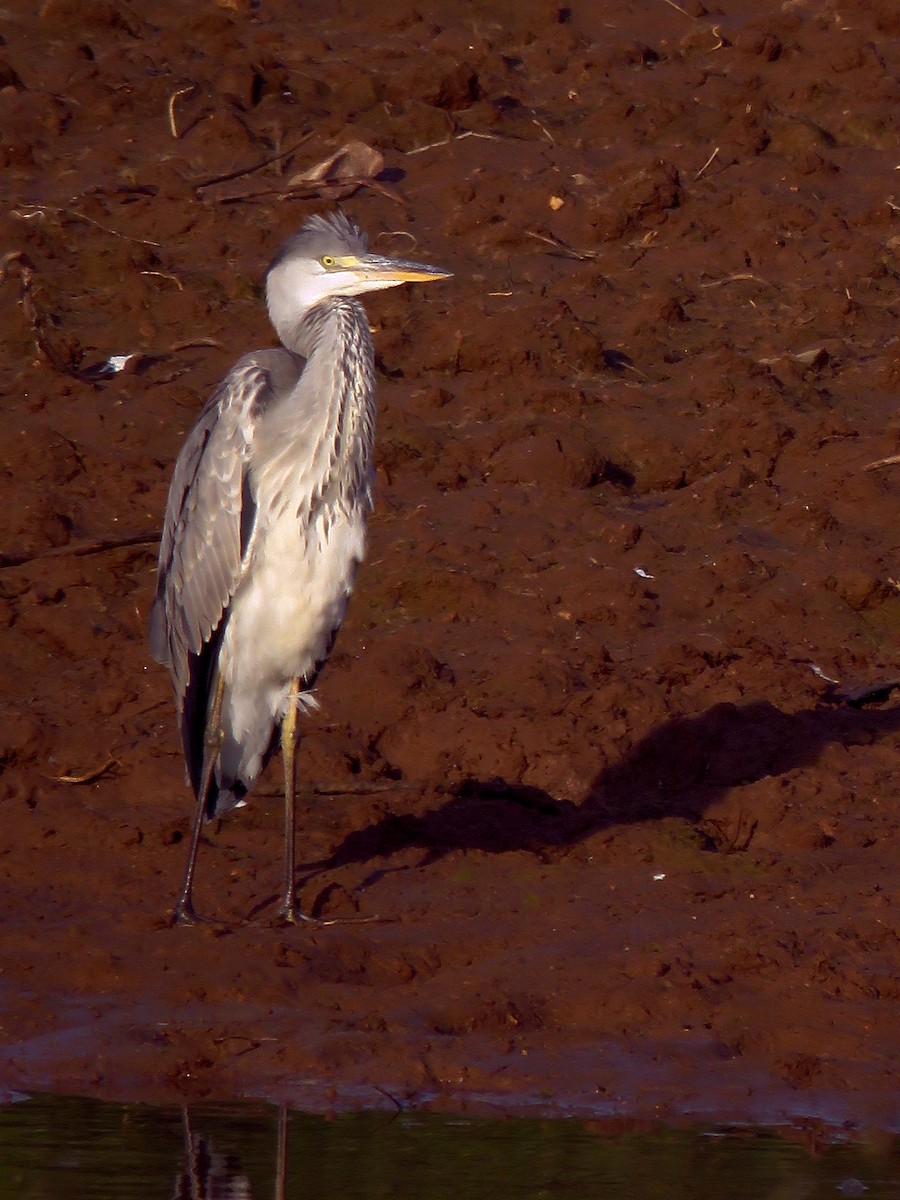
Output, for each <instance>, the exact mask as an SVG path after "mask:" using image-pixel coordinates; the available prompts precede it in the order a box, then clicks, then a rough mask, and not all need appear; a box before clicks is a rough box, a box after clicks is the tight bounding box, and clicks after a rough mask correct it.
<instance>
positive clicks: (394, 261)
mask: <svg viewBox="0 0 900 1200" xmlns="http://www.w3.org/2000/svg"><path fill="white" fill-rule="evenodd" d="M336 265H337V266H338V267H341V268H343V269H344V270H347V271H353V272H354V273H355V274H357V275H358V276H359V279H360V281H365V282H366V283H371V284H381V286H382V287H390V286H391V284H395V283H428V281H429V280H431V279H450V278H451V277H452V275H451V272H450V271H445V270H444V269H443V268H442V267H432V266H429V265H428V264H427V263H418V262H408V261H407V260H406V259H402V258H384V257H382V255H380V254H359V255H356V254H348V255H346V257H344V258H339V259H337V263H336Z"/></svg>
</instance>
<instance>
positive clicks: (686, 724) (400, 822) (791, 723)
mask: <svg viewBox="0 0 900 1200" xmlns="http://www.w3.org/2000/svg"><path fill="white" fill-rule="evenodd" d="M898 730H900V705H895V706H893V707H891V708H886V709H882V710H880V711H872V710H860V709H854V708H851V707H847V706H845V705H841V706H839V707H838V706H835V707H828V706H825V705H823V706H820V707H817V708H814V709H809V710H806V711H804V712H799V713H784V712H782V711H781V710H780V709H778V708H776V707H775V706H774V705H773V704H770V703H768V702H767V701H756V702H753V703H750V704H743V705H735V704H717V705H715V706H714V707H712V708H710V709H709V710H708V711H707V712H705V713H703V714H701V715H700V716H698V717H684V718H676V719H675V720H672V721H668V722H666V723H665V724H664V725H661V726H659V727H658V728H657V729H654V730H653V731H652V732H651V733H650V734H648V736H647V737H645V738H644V739H643V740H642V741H641V742H640V743H638V745H637V746H635V747H634V749H633V750H632V751H631V752H630V753H629V754H628V755H626V756H625V757H624V758H623V759H622V760H621V761H619V762H614V763H610V764H609V765H608V766H605V767H604V768H603V769H602V770H601V771H600V772H599V773H598V775H597V777H596V778H595V779H594V781H593V783H592V785H591V787H590V788H589V790H588V792H587V793H586V795H585V796H584V797H583V798H582V799H581V800H580V801H578V802H573V801H570V800H557V799H555V798H554V797H553V796H551V795H550V794H549V793H547V792H545V791H542V790H541V789H540V788H536V787H528V786H525V785H523V784H518V783H510V782H508V781H506V780H503V779H466V780H463V781H462V782H461V783H458V784H456V785H454V786H453V787H451V788H448V789H447V793H446V794H447V799H446V800H445V801H444V802H443V803H442V804H440V805H439V806H438V807H436V808H434V809H433V810H432V811H431V812H428V813H426V814H425V815H424V816H412V815H410V816H390V817H386V818H384V819H383V820H381V821H379V822H377V823H376V824H375V825H372V826H370V827H369V828H367V829H363V830H359V831H357V832H354V833H352V834H350V835H349V836H348V837H347V838H345V839H344V841H343V842H342V843H341V845H340V846H338V847H337V849H336V850H335V851H334V854H333V855H332V856H331V857H330V858H329V859H328V860H327V861H325V862H321V863H318V864H316V867H317V868H319V869H333V868H336V867H340V866H344V865H346V864H348V863H352V862H365V861H368V860H370V859H372V858H375V857H378V856H382V855H389V854H392V853H396V852H397V851H400V850H405V849H409V848H411V847H421V848H422V849H423V850H424V851H425V852H426V853H425V858H424V860H423V863H429V862H433V861H435V860H436V859H439V858H441V857H442V856H443V855H444V854H447V853H449V852H450V851H452V850H460V849H464V850H484V851H487V852H488V853H503V852H506V851H511V850H528V851H530V852H532V853H535V854H538V855H541V856H545V857H548V858H553V857H556V856H557V855H558V854H559V852H560V850H562V849H564V848H565V847H568V846H572V845H574V844H576V843H578V842H580V841H582V840H583V839H584V838H587V837H589V836H590V835H591V834H594V833H596V832H598V831H599V830H602V829H606V828H610V827H613V826H616V825H624V824H630V823H633V822H638V821H652V820H658V819H660V818H663V817H680V818H682V819H684V820H687V821H691V822H697V821H700V820H701V819H702V817H703V814H704V812H705V811H706V810H707V809H708V808H709V806H710V805H711V804H713V803H714V802H715V801H716V800H717V799H719V798H720V797H722V796H723V795H725V794H726V793H727V792H728V791H730V790H731V789H733V788H738V787H741V786H743V785H746V784H749V783H753V782H754V781H756V780H759V779H763V778H765V777H766V776H779V775H784V774H785V773H787V772H789V771H794V770H797V769H802V768H803V767H807V766H810V765H812V764H813V763H815V761H816V759H817V758H818V757H819V754H820V753H821V752H822V750H823V749H824V747H826V746H827V745H829V744H832V743H838V744H841V745H845V746H850V745H860V744H867V743H872V742H875V741H877V740H878V739H879V738H881V737H882V736H884V735H886V734H890V733H894V732H896V731H898ZM748 820H750V821H752V814H748ZM750 832H751V827H750V826H748V829H747V831H746V832H745V833H743V834H738V837H745V836H747V834H748V833H750ZM708 840H709V842H710V845H709V848H710V849H719V850H729V849H731V850H736V849H742V848H743V846H742V845H741V844H739V843H732V844H728V843H727V840H726V842H725V843H723V844H720V843H719V841H718V839H717V838H716V837H715V836H709V837H708ZM748 840H749V838H748Z"/></svg>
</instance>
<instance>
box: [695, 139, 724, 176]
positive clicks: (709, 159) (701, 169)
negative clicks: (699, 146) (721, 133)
mask: <svg viewBox="0 0 900 1200" xmlns="http://www.w3.org/2000/svg"><path fill="white" fill-rule="evenodd" d="M718 153H719V147H718V146H716V148H715V150H713V152H712V154H711V155H710V156H709V158H708V159H707V160H706V162H705V163H704V164H703V166H702V167H701V168H700V170H699V171H698V172H697V174H696V175H695V176H694V179H699V178H700V176H701V175H702V174H703V172H704V171H705V170H706V168H707V167H708V166H709V165H710V163H711V162H712V161H713V159H714V158H715V157H716V155H717V154H718Z"/></svg>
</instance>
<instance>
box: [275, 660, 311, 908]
mask: <svg viewBox="0 0 900 1200" xmlns="http://www.w3.org/2000/svg"><path fill="white" fill-rule="evenodd" d="M299 699H300V680H299V679H292V680H291V688H290V691H289V693H288V702H287V709H286V710H285V714H284V720H283V721H282V722H281V757H282V760H283V762H284V897H283V899H282V901H281V908H279V910H278V915H279V917H281V918H282V919H283V920H285V921H289V922H290V923H291V924H292V925H296V924H297V923H298V922H301V921H302V922H304V923H305V922H306V921H308V920H310V918H309V917H305V916H304V915H303V913H301V912H300V911H299V909H298V908H297V882H296V879H295V877H294V876H295V869H296V864H295V861H294V841H295V837H296V830H297V818H296V797H297V767H296V763H297V743H298V742H299V741H300V720H299V708H300V705H299Z"/></svg>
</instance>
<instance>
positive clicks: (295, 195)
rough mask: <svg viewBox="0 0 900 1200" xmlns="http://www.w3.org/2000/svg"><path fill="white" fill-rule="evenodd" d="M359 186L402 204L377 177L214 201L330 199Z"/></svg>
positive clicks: (248, 193) (346, 193) (332, 181)
mask: <svg viewBox="0 0 900 1200" xmlns="http://www.w3.org/2000/svg"><path fill="white" fill-rule="evenodd" d="M361 187H367V188H371V189H372V190H373V191H375V192H379V193H380V194H381V195H382V196H385V197H386V198H387V199H388V200H393V201H394V203H395V204H402V200H400V198H399V197H398V196H397V195H396V193H395V192H393V191H392V190H391V189H390V188H388V187H385V186H384V184H382V183H379V182H378V180H377V179H364V178H362V177H359V178H353V179H351V178H347V179H340V180H326V179H323V180H322V181H321V183H312V184H309V185H307V186H305V187H304V186H300V187H280V188H263V189H261V190H260V191H257V192H239V193H238V195H236V196H216V203H217V204H240V203H242V202H243V201H245V200H265V199H268V198H269V197H270V196H277V197H278V199H279V200H315V199H325V200H330V199H337V198H340V197H344V196H349V195H352V194H353V192H354V191H355V190H356V189H357V188H361Z"/></svg>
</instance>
